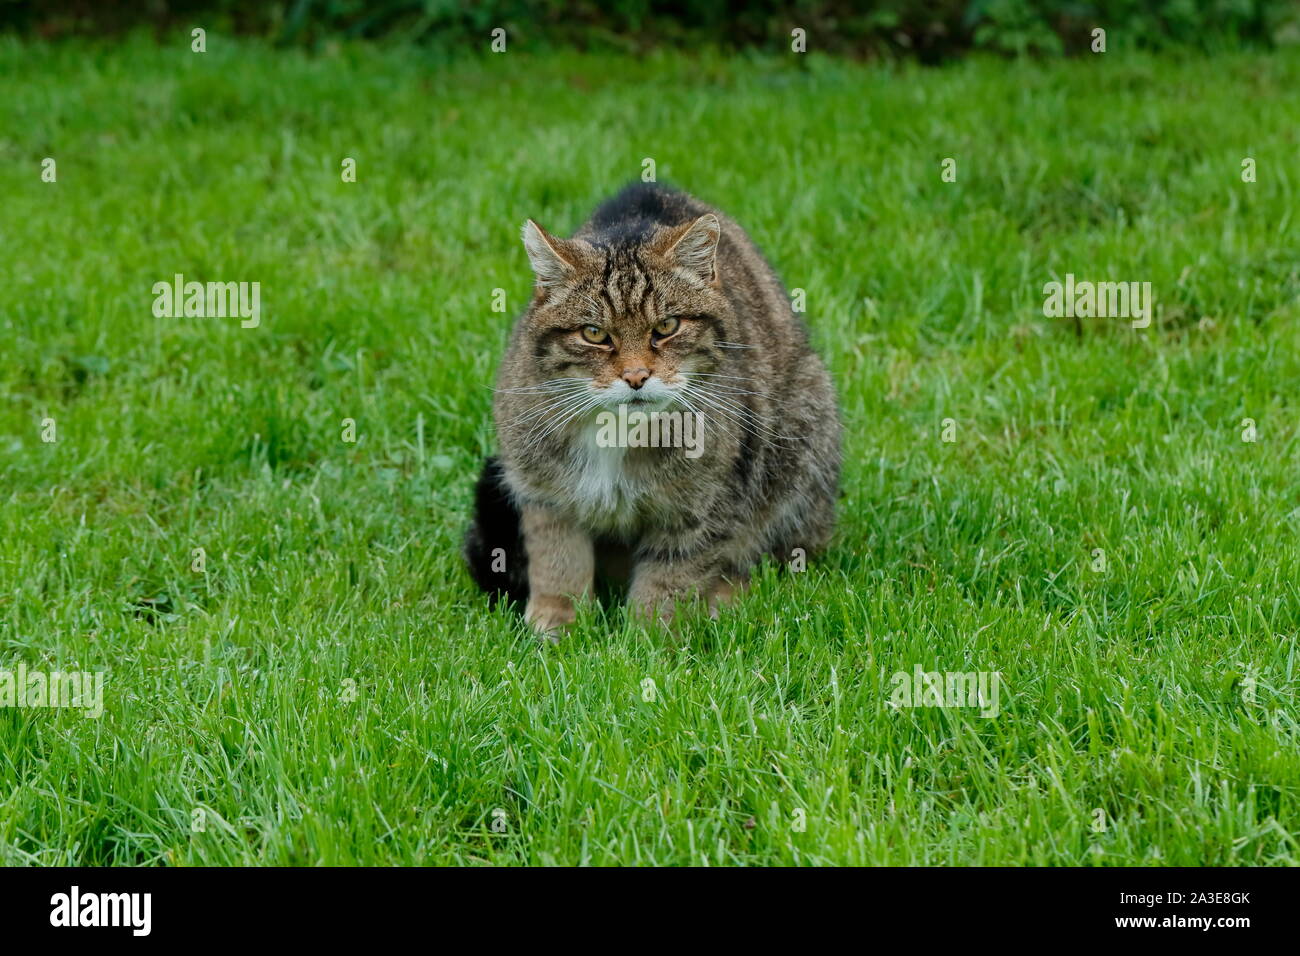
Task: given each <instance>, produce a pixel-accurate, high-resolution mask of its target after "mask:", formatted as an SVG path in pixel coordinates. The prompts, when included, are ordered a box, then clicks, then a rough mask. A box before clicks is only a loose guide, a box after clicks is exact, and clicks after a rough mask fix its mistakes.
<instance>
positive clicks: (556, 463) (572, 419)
mask: <svg viewBox="0 0 1300 956" xmlns="http://www.w3.org/2000/svg"><path fill="white" fill-rule="evenodd" d="M524 247H525V248H526V249H527V252H528V258H529V260H530V262H531V263H532V268H533V272H534V274H535V277H536V286H535V291H534V295H533V298H532V302H531V303H530V304H529V306H528V310H527V311H526V312H525V313H524V315H523V316H522V317H521V318H520V319H519V320H518V322H517V323H516V325H515V328H514V331H513V333H512V335H511V337H510V343H509V345H508V347H507V349H506V354H505V358H504V360H503V361H502V363H501V369H500V372H499V374H498V376H497V385H498V388H497V391H496V399H495V403H494V407H493V414H494V418H495V420H496V430H497V437H498V440H499V442H500V447H501V452H500V456H499V458H489V459H488V461H487V462H486V464H485V467H484V469H483V474H482V476H481V477H480V479H479V482H478V487H477V489H476V513H475V517H474V521H473V523H472V524H471V526H470V529H469V532H468V534H467V536H466V542H465V554H466V558H467V560H468V562H469V565H470V569H471V572H472V573H473V575H474V578H475V580H476V581H477V582H478V583H479V585H480V586H482V587H483V588H484V590H487V591H489V592H491V593H493V595H494V597H500V596H504V597H507V598H509V599H512V600H518V601H520V602H521V603H522V602H526V604H525V616H526V617H527V619H528V621H529V622H530V623H531V624H532V625H533V627H534V628H536V629H537V630H538V631H539V632H541V633H543V634H547V635H550V636H554V635H555V634H556V633H557V632H558V631H559V630H560V629H562V628H563V627H564V626H565V625H567V624H569V623H570V622H572V621H573V619H574V615H575V602H576V601H578V600H580V599H582V598H584V597H586V596H588V595H590V594H591V593H592V589H593V578H594V577H595V574H596V572H597V571H602V572H613V573H614V574H615V575H616V576H617V575H618V574H619V573H620V569H621V570H622V573H623V574H625V575H626V577H627V578H628V583H629V586H628V602H629V604H630V606H631V608H632V609H633V610H634V611H635V612H639V613H640V614H642V615H644V616H646V617H647V618H649V619H652V620H659V621H664V622H667V621H669V620H671V618H672V615H673V613H674V609H675V607H676V606H677V605H678V604H679V603H682V602H687V601H694V600H702V601H704V602H706V603H707V607H708V609H709V611H710V613H713V614H716V613H717V608H718V605H719V604H720V603H722V602H724V601H726V600H727V599H729V598H730V597H731V596H732V595H733V594H734V593H735V592H737V591H738V590H739V589H740V588H742V587H743V586H744V585H745V583H746V581H747V579H748V576H749V572H750V569H751V568H753V566H754V565H755V563H756V562H758V561H759V560H760V559H761V558H762V557H763V556H764V555H772V556H774V557H775V558H776V559H778V560H782V561H788V560H790V559H791V557H792V556H796V557H797V556H798V555H800V554H801V553H802V554H811V553H814V552H816V551H817V550H819V549H821V548H822V547H823V546H824V545H825V544H826V543H827V541H828V539H829V538H830V535H831V530H832V527H833V525H834V521H835V498H836V493H837V486H838V482H839V470H840V423H839V416H838V412H837V409H836V403H835V395H834V391H833V390H832V387H831V380H830V376H829V375H828V374H827V372H826V368H825V366H824V365H823V364H822V362H821V360H820V359H819V358H818V357H817V355H816V353H814V352H813V351H812V349H811V348H810V347H809V344H808V336H807V330H806V329H805V328H804V326H803V323H802V322H801V321H800V320H799V318H798V317H797V316H796V315H795V313H794V311H793V310H792V309H791V306H790V301H789V299H788V298H787V296H786V293H785V290H784V288H783V287H782V285H781V282H780V280H779V279H778V278H777V277H776V275H775V273H773V271H772V268H771V267H770V266H769V265H768V264H767V262H766V261H765V260H764V259H763V256H762V254H761V253H760V252H759V251H758V249H757V248H755V246H754V244H753V243H752V242H751V241H750V240H749V237H748V236H747V235H746V234H745V232H744V230H742V229H741V228H740V226H738V225H737V224H736V223H734V222H733V221H732V220H730V219H729V218H727V217H726V216H724V215H723V214H722V213H720V212H718V211H717V210H715V209H711V208H709V207H708V206H706V205H704V204H703V203H701V202H700V201H699V200H697V199H695V198H694V197H692V196H689V195H687V194H686V193H683V192H678V191H675V190H671V189H667V188H665V187H661V186H658V185H655V184H641V183H638V184H634V185H632V186H629V187H627V188H626V189H624V190H623V191H622V192H621V193H619V194H618V195H617V196H615V197H614V198H613V199H610V200H608V201H606V202H605V203H604V204H603V205H601V206H600V207H599V208H598V209H597V210H596V211H595V213H594V214H593V215H592V217H591V219H590V221H588V222H587V223H586V225H584V226H583V227H582V228H580V229H579V230H578V231H577V232H576V233H575V234H574V236H573V238H571V239H560V238H557V237H555V236H552V235H550V234H549V233H547V232H546V230H544V229H543V228H542V227H541V226H539V225H538V224H537V223H535V222H533V221H532V220H531V219H530V220H528V222H527V223H525V225H524ZM620 406H622V408H621V409H620ZM633 412H639V413H643V414H652V413H671V412H679V413H681V414H682V415H691V416H694V419H693V420H694V421H696V422H697V424H698V426H699V439H700V440H699V442H698V447H696V448H694V449H692V448H688V447H684V446H683V445H682V444H680V443H679V444H677V445H676V446H673V445H669V446H668V447H665V446H664V445H660V446H659V447H653V446H650V447H638V446H637V445H636V442H635V440H626V441H615V442H611V441H609V440H608V436H609V435H610V434H611V432H609V431H608V430H607V431H606V432H605V433H604V434H605V436H606V440H603V441H602V440H600V436H601V427H600V424H599V423H601V422H603V423H605V424H608V423H609V422H610V421H611V420H612V418H613V417H614V416H613V415H611V414H610V413H619V414H623V415H624V416H625V417H631V413H633ZM602 413H605V414H604V415H602ZM661 417H662V416H661ZM797 549H802V552H800V551H799V550H797Z"/></svg>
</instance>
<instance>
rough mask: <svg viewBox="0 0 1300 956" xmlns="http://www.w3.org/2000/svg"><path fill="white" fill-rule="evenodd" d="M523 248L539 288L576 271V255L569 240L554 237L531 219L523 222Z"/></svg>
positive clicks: (561, 279)
mask: <svg viewBox="0 0 1300 956" xmlns="http://www.w3.org/2000/svg"><path fill="white" fill-rule="evenodd" d="M524 248H525V249H527V250H528V261H529V262H531V263H532V265H533V275H535V276H536V277H537V285H538V286H539V287H541V288H547V287H549V286H553V285H558V284H559V283H561V282H563V281H564V280H565V279H568V278H569V277H571V276H572V275H573V274H574V272H575V271H577V257H576V255H574V251H573V250H572V248H570V244H569V242H568V241H566V240H564V239H557V238H555V237H554V236H552V235H551V234H550V233H549V232H547V231H546V230H545V229H543V228H542V227H541V226H539V225H538V224H537V223H535V222H533V221H532V220H531V219H529V220H528V221H527V222H525V223H524Z"/></svg>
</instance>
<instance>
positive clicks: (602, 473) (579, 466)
mask: <svg viewBox="0 0 1300 956" xmlns="http://www.w3.org/2000/svg"><path fill="white" fill-rule="evenodd" d="M627 452H628V450H627V449H626V448H618V447H602V446H601V445H599V444H597V441H596V431H595V429H594V428H593V429H591V430H587V431H584V433H583V434H582V436H581V437H580V438H579V440H578V441H577V442H575V453H574V457H575V461H574V476H573V482H572V484H571V486H570V488H571V492H570V493H571V495H572V498H573V504H574V507H575V508H576V509H577V510H578V512H579V513H580V514H582V515H584V516H585V517H586V518H587V520H588V521H590V522H591V523H592V524H593V525H596V526H600V527H610V528H617V527H626V526H627V525H630V524H631V523H632V522H633V521H634V520H635V519H636V516H637V503H638V502H639V501H640V499H641V496H642V494H643V489H642V488H641V487H640V483H639V482H638V481H636V480H635V479H634V478H633V477H632V476H631V475H630V474H629V473H628V470H627V468H626V464H627V461H626V459H627Z"/></svg>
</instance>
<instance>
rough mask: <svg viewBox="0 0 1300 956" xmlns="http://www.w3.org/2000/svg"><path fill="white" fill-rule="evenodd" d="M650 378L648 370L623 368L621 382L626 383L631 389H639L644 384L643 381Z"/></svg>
mask: <svg viewBox="0 0 1300 956" xmlns="http://www.w3.org/2000/svg"><path fill="white" fill-rule="evenodd" d="M649 377H650V370H649V369H648V368H625V369H623V381H625V382H627V383H628V384H629V385H631V386H632V387H633V388H640V387H641V386H642V385H644V384H645V380H646V379H648V378H649Z"/></svg>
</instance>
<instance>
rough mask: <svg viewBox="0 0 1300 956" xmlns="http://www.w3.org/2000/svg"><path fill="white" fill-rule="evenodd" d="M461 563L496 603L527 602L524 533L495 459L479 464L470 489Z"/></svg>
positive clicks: (526, 562)
mask: <svg viewBox="0 0 1300 956" xmlns="http://www.w3.org/2000/svg"><path fill="white" fill-rule="evenodd" d="M465 561H466V563H467V564H468V565H469V573H470V575H471V576H472V577H473V578H474V582H475V583H476V584H477V585H478V586H479V587H480V588H482V589H483V590H484V591H486V592H487V593H488V597H489V600H490V601H491V603H493V604H495V603H496V602H497V601H499V600H506V601H517V602H519V603H520V604H523V603H524V602H526V601H527V600H528V555H527V552H525V551H524V532H523V528H522V527H521V525H520V521H519V509H518V508H516V507H515V503H514V501H513V500H512V499H511V497H510V492H509V490H508V489H507V488H506V478H505V469H504V468H502V466H501V462H499V461H498V460H497V459H495V458H488V459H487V460H486V461H484V462H483V473H482V474H481V475H479V479H478V484H477V485H475V486H474V517H473V518H472V519H471V520H470V524H469V530H468V531H466V532H465Z"/></svg>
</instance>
